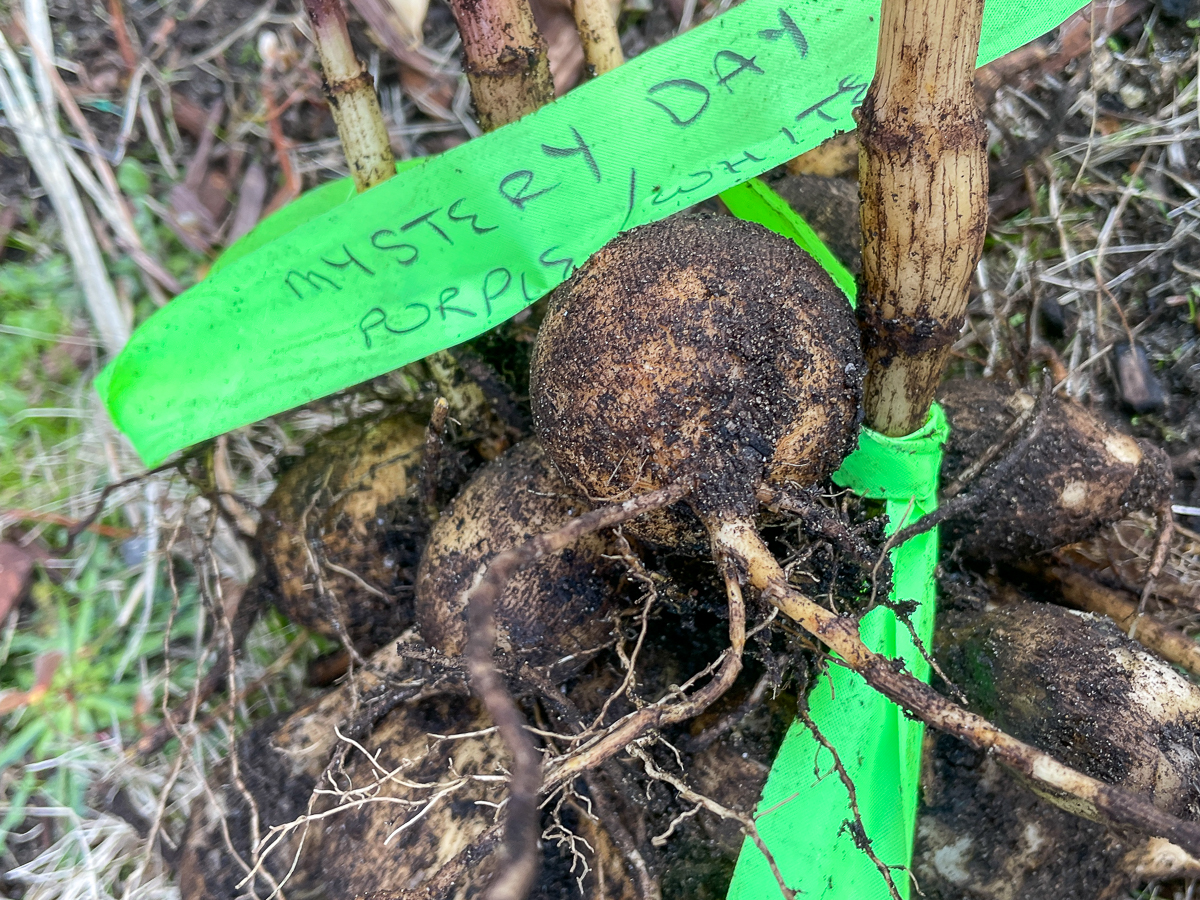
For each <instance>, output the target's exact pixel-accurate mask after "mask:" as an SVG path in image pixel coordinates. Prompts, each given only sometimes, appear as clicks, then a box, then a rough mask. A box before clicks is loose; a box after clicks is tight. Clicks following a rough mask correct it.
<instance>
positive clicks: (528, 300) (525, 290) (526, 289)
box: [521, 272, 541, 304]
mask: <svg viewBox="0 0 1200 900" xmlns="http://www.w3.org/2000/svg"><path fill="white" fill-rule="evenodd" d="M521 296H522V297H524V298H525V302H526V303H527V304H528V303H532V302H533V301H534V300H536V299H537V298H538V297H540V296H541V294H534V295H533V296H532V297H530V296H529V286H528V285H526V284H525V273H524V272H522V273H521Z"/></svg>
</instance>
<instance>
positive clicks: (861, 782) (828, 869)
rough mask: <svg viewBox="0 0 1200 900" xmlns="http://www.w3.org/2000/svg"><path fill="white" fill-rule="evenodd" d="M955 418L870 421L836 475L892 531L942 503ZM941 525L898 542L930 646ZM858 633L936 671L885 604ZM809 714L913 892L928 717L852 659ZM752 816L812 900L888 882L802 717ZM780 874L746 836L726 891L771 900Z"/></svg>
mask: <svg viewBox="0 0 1200 900" xmlns="http://www.w3.org/2000/svg"><path fill="white" fill-rule="evenodd" d="M948 433H949V427H948V425H947V424H946V417H945V415H944V414H943V413H942V410H941V408H940V407H937V406H934V407H933V409H932V411H931V412H930V416H929V421H928V422H927V423H926V424H925V427H923V428H922V429H921V430H919V431H917V432H914V433H913V434H911V435H908V436H907V437H902V438H889V437H885V436H883V435H881V434H878V433H876V432H874V431H871V430H870V429H867V428H864V429H863V430H862V433H861V434H860V436H859V443H858V449H857V450H856V451H855V452H854V453H852V454H851V455H850V456H848V457H847V458H846V460H845V462H844V463H843V464H842V467H841V469H839V470H838V471H837V472H836V473H835V474H834V476H833V479H834V481H835V482H837V483H838V484H839V485H841V486H843V487H846V488H849V489H850V490H852V491H853V492H854V493H856V494H859V495H860V496H863V497H870V498H874V499H880V500H884V501H886V512H887V516H888V526H887V530H888V533H889V534H890V533H892V532H894V531H896V530H897V529H898V528H901V527H903V526H904V525H906V524H909V523H911V522H912V521H914V520H915V519H917V518H919V517H921V516H923V515H925V514H926V513H929V512H932V511H933V509H934V508H935V507H936V506H937V484H938V472H939V470H940V468H941V459H942V443H943V442H944V441H945V440H946V436H947V434H948ZM937 543H938V542H937V531H936V529H935V530H934V531H931V532H928V533H926V534H923V535H918V536H917V537H914V538H912V539H911V540H909V541H906V542H905V543H904V544H903V545H901V546H900V547H897V548H895V549H894V550H892V553H891V558H892V564H893V566H894V576H893V582H894V586H893V590H892V594H891V599H892V600H898V601H907V600H914V601H916V604H917V606H916V611H915V612H914V613H913V614H912V615H911V617H910V622H911V623H912V625H913V629H914V630H915V631H916V633H917V634H918V635H919V636H920V639H921V643H922V644H923V645H924V646H925V647H929V646H930V640H931V638H932V636H933V613H934V588H935V585H934V577H933V576H934V568H935V567H936V565H937ZM859 630H860V633H861V634H862V637H863V640H864V641H865V642H866V644H867V646H868V647H870V648H871V649H872V650H874V651H876V652H878V653H882V654H884V655H886V656H889V657H891V658H893V659H902V660H904V663H905V666H906V667H907V669H908V671H909V672H911V673H912V674H913V675H915V676H916V677H918V678H920V679H921V680H922V681H928V680H929V664H928V663H927V662H926V661H925V658H924V656H923V655H922V654H921V653H920V651H919V650H918V649H917V648H916V646H915V645H914V643H913V640H912V636H911V634H910V632H909V631H908V629H907V628H906V627H905V626H904V624H903V623H901V622H898V621H897V619H896V616H895V614H893V613H892V611H891V610H890V609H887V608H886V607H882V606H881V607H878V608H876V609H875V610H873V611H872V612H870V613H868V614H867V615H865V616H863V618H862V621H861V622H860V625H859ZM808 702H809V710H810V713H811V716H812V719H813V721H814V722H815V723H816V725H817V727H818V729H819V730H820V732H821V734H822V735H823V736H824V737H825V738H826V739H827V740H828V741H829V742H830V743H831V744H832V745H833V747H834V748H835V749H836V750H837V754H838V759H840V760H841V763H842V765H843V766H844V767H845V770H846V773H847V774H848V775H849V776H850V778H851V780H852V781H853V782H854V786H855V792H856V795H857V799H858V806H859V812H860V813H861V816H862V825H863V829H864V831H865V832H866V834H865V836H866V838H867V839H868V840H870V841H871V848H872V849H873V850H874V852H875V854H876V855H877V856H878V857H879V859H880V860H881V861H882V862H883V863H884V864H886V865H887V866H889V867H894V868H892V869H891V873H892V877H893V879H894V881H895V883H896V887H897V888H898V889H899V891H900V893H901V896H903V897H905V898H908V897H909V895H910V882H909V879H908V873H907V867H908V866H909V865H910V863H911V862H912V848H913V836H914V829H915V827H916V816H917V789H918V785H919V780H920V774H921V737H922V735H923V733H924V725H923V724H922V723H921V722H917V721H914V720H912V719H909V718H908V717H906V716H905V715H904V713H903V712H902V711H901V709H900V708H899V707H898V706H896V705H895V704H894V703H892V702H891V701H890V700H888V699H886V698H884V697H883V696H881V695H880V694H878V693H876V692H875V691H874V690H872V689H871V688H870V687H868V686H867V684H866V682H864V681H863V680H862V678H861V677H860V676H859V675H857V674H855V673H854V672H851V671H850V670H848V669H845V668H842V667H840V666H836V665H831V666H830V667H829V670H828V674H827V676H826V677H824V678H822V679H821V680H820V681H819V682H818V683H817V685H816V687H815V688H814V689H813V691H812V693H811V695H810V696H809V699H808ZM758 812H759V816H760V818H759V819H758V820H757V824H758V830H759V834H760V836H761V837H762V839H763V842H764V843H765V844H766V845H767V848H768V849H770V851H771V854H772V855H773V856H774V857H775V861H776V863H777V864H778V866H779V869H780V872H781V873H782V875H783V877H784V881H785V882H786V883H787V886H788V887H789V888H792V889H793V890H795V891H797V892H798V896H800V897H804V898H808V900H816V898H820V900H884V898H886V897H888V896H889V893H888V889H887V885H886V883H885V882H884V880H883V876H882V875H881V874H880V872H879V870H878V869H877V868H876V867H875V864H874V863H873V862H872V861H871V860H870V859H869V858H868V857H867V855H866V854H865V853H863V851H862V850H860V849H859V847H858V846H857V845H856V844H855V835H854V833H853V831H852V829H851V825H850V823H853V821H854V818H853V813H852V812H851V810H850V803H849V796H848V794H847V792H846V788H845V786H844V785H843V783H842V781H841V779H840V778H839V776H838V773H837V772H836V771H835V770H834V765H833V756H832V755H831V754H830V753H829V751H828V750H827V749H825V748H824V747H823V746H821V745H820V744H819V743H818V742H817V740H816V739H815V738H814V737H813V734H812V732H811V731H810V730H809V728H808V727H807V726H806V725H805V724H804V722H802V721H799V720H797V721H796V722H795V723H794V724H793V725H792V727H791V729H790V730H789V731H788V733H787V736H786V737H785V738H784V741H783V746H782V747H781V748H780V750H779V755H778V756H777V757H776V758H775V763H774V765H772V767H771V773H770V775H769V776H768V778H767V784H766V787H764V788H763V795H762V801H761V802H760V803H759V806H758ZM780 896H781V894H780V890H779V885H778V883H777V882H776V880H775V876H774V875H773V874H772V872H771V870H770V868H769V866H768V865H767V862H766V859H765V858H764V857H763V855H762V853H761V852H760V851H759V850H758V848H757V847H755V846H754V844H753V843H751V842H750V840H749V839H747V840H746V842H745V844H744V845H743V847H742V852H741V856H740V857H739V858H738V862H737V868H736V869H735V870H734V876H733V883H732V884H731V885H730V889H729V895H728V900H774V898H778V897H780Z"/></svg>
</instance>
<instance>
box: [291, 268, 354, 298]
mask: <svg viewBox="0 0 1200 900" xmlns="http://www.w3.org/2000/svg"><path fill="white" fill-rule="evenodd" d="M293 278H298V279H299V280H300V281H303V282H305V283H307V284H308V286H309V287H310V288H312V289H313V290H314V291H316V292H317V293H318V294H319V293H321V286H320V285H319V284H317V281H323V282H325V283H326V284H327V285H329V286H330V287H331V288H333V289H334V290H335V291H340V290H341V286H340V285H338V283H337V282H336V281H334V280H333V279H331V278H326V277H325V276H324V275H322V274H321V273H320V272H314V271H312V270H311V269H309V271H308V274H307V275H305V274H303V273H302V272H297V271H296V270H295V269H292V270H291V271H290V272H288V273H287V275H285V276H284V278H283V283H284V284H286V285H287V286H288V287H290V288H291V289H292V293H293V294H295V295H296V296H297V297H301V298H302V297H303V296H304V295H303V294H302V293H300V289H299V288H298V287H296V285H294V284H292V279H293Z"/></svg>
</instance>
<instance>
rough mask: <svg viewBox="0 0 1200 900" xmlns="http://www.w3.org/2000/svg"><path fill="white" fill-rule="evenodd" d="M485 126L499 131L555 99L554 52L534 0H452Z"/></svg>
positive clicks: (477, 108) (485, 129)
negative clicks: (535, 14) (531, 0)
mask: <svg viewBox="0 0 1200 900" xmlns="http://www.w3.org/2000/svg"><path fill="white" fill-rule="evenodd" d="M450 9H451V11H452V12H453V13H454V21H456V22H457V23H458V30H459V33H460V34H461V35H462V42H463V55H464V56H465V63H466V66H465V67H466V70H467V81H468V82H470V85H471V96H472V97H473V98H474V100H475V111H476V113H477V114H478V115H479V125H480V127H481V128H482V129H483V130H484V131H494V130H495V129H497V128H499V127H500V126H501V125H507V124H508V123H509V122H515V121H516V120H517V119H519V118H521V117H522V116H525V115H528V114H529V113H531V112H533V111H534V110H536V109H537V108H538V107H541V106H544V105H545V104H547V103H549V102H550V101H551V100H553V99H554V82H553V80H552V79H551V78H550V56H549V54H548V51H547V48H546V41H545V39H544V38H543V37H542V35H541V32H539V31H538V28H537V25H536V23H535V22H534V20H533V10H532V9H531V8H530V6H529V0H450Z"/></svg>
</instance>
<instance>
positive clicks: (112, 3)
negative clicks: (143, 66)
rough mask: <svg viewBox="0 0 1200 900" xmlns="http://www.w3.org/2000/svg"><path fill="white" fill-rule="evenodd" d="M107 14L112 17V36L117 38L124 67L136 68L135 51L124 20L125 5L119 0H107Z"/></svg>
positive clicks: (136, 58) (130, 69)
mask: <svg viewBox="0 0 1200 900" xmlns="http://www.w3.org/2000/svg"><path fill="white" fill-rule="evenodd" d="M108 16H109V18H110V19H112V31H113V37H114V38H116V39H117V49H118V50H119V51H120V52H121V61H122V62H123V63H125V68H126V69H127V70H129V71H130V72H132V71H133V70H134V69H136V68H137V64H138V57H137V52H136V51H135V50H134V49H133V44H132V43H131V42H130V40H129V26H128V24H127V23H126V22H125V7H124V6H122V5H121V0H108Z"/></svg>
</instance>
